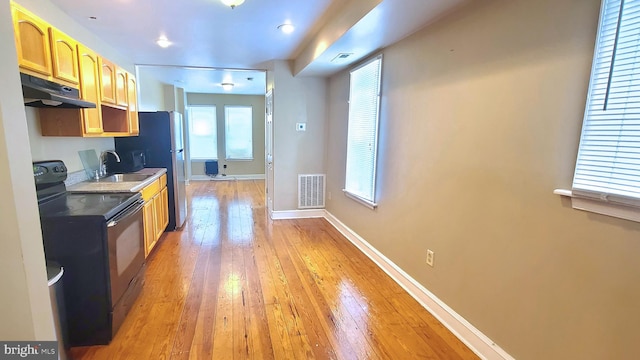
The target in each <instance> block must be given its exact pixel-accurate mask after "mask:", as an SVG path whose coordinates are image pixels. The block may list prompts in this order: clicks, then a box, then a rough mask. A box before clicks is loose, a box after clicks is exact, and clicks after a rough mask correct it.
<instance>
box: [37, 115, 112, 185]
mask: <svg viewBox="0 0 640 360" xmlns="http://www.w3.org/2000/svg"><path fill="white" fill-rule="evenodd" d="M25 112H26V115H27V127H28V130H29V141H30V145H31V158H32V161H42V160H62V161H64V163H65V165H67V168H68V171H69V172H74V171H79V170H82V169H83V166H82V162H81V161H80V156H79V155H78V151H81V150H91V149H93V150H95V151H96V154H97V155H98V156H100V153H101V152H102V151H104V150H110V149H114V143H113V138H111V137H108V138H81V137H57V136H42V135H41V131H40V120H39V112H38V110H37V109H36V108H32V107H28V106H26V107H25Z"/></svg>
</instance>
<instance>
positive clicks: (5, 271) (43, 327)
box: [0, 0, 55, 340]
mask: <svg viewBox="0 0 640 360" xmlns="http://www.w3.org/2000/svg"><path fill="white" fill-rule="evenodd" d="M11 24H12V22H11V10H10V7H9V0H0V47H1V48H2V49H4V50H3V51H1V52H0V79H2V86H0V188H1V189H3V195H2V201H1V202H0V229H2V236H1V237H0V289H2V296H0V319H1V320H0V339H2V340H54V339H55V332H54V328H53V318H52V315H51V303H50V301H49V292H48V288H47V276H46V272H45V261H44V251H43V247H42V236H41V234H40V220H39V217H38V207H37V201H36V196H35V185H34V182H33V172H32V169H31V154H30V150H29V137H28V134H27V121H26V117H25V112H24V106H23V105H22V92H21V87H20V79H19V76H18V71H17V69H18V63H17V61H16V59H17V54H16V51H15V42H14V38H13V28H12V26H11Z"/></svg>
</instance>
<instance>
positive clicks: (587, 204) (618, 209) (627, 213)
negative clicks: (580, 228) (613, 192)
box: [553, 189, 640, 222]
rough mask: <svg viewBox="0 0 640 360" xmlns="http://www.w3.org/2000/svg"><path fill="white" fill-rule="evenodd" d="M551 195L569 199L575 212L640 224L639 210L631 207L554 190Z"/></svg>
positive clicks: (568, 191)
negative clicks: (590, 213)
mask: <svg viewBox="0 0 640 360" xmlns="http://www.w3.org/2000/svg"><path fill="white" fill-rule="evenodd" d="M553 193H554V194H556V195H560V196H567V197H570V198H571V207H572V208H574V209H576V210H582V211H587V212H592V213H596V214H600V215H605V216H611V217H615V218H618V219H625V220H631V221H635V222H640V209H638V208H637V207H632V206H624V205H621V204H613V203H610V202H605V201H600V200H595V199H590V198H585V197H580V196H576V195H574V194H573V191H571V190H566V189H555V190H553Z"/></svg>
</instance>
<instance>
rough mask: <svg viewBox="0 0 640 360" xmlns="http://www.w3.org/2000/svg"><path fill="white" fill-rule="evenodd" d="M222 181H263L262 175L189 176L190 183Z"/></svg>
mask: <svg viewBox="0 0 640 360" xmlns="http://www.w3.org/2000/svg"><path fill="white" fill-rule="evenodd" d="M223 180H264V174H247V175H226V176H222V175H221V174H218V175H216V176H209V175H191V181H223Z"/></svg>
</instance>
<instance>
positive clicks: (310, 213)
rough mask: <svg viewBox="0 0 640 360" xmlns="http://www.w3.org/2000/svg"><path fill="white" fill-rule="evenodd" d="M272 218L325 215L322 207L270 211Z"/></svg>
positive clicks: (305, 217) (302, 217)
mask: <svg viewBox="0 0 640 360" xmlns="http://www.w3.org/2000/svg"><path fill="white" fill-rule="evenodd" d="M270 215H271V219H272V220H286V219H309V218H323V217H325V210H324V209H314V210H284V211H271V214H270Z"/></svg>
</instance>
